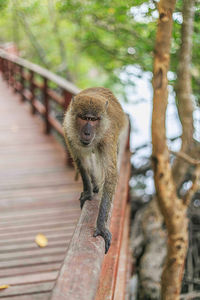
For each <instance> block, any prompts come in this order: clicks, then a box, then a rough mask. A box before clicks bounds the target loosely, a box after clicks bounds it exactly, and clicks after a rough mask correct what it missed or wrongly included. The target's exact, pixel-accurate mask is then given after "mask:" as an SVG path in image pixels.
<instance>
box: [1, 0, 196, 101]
mask: <svg viewBox="0 0 200 300" xmlns="http://www.w3.org/2000/svg"><path fill="white" fill-rule="evenodd" d="M50 5H51V6H52V7H53V14H54V16H53V17H52V15H51V14H50V11H49V6H50ZM181 9H182V1H180V0H179V1H177V5H176V11H175V13H174V30H173V40H172V49H171V54H172V58H171V71H173V72H174V73H175V74H176V70H177V61H178V55H179V54H178V53H179V52H178V51H179V47H180V42H181V41H180V27H181V22H182V16H181ZM0 12H1V19H0V42H1V43H5V42H9V41H14V42H15V43H17V44H18V47H19V49H20V51H21V55H22V56H23V57H25V58H27V59H28V60H31V61H34V62H36V63H38V64H41V65H44V66H46V67H48V68H49V69H51V70H52V71H53V72H56V73H58V74H60V75H61V76H64V77H67V78H68V79H70V80H72V81H74V83H75V84H77V85H78V86H79V87H81V88H85V87H87V86H94V85H104V86H106V87H110V88H111V89H114V90H117V92H118V93H119V92H123V91H124V85H127V81H126V82H124V81H123V80H121V79H120V77H119V74H120V73H121V72H122V71H123V72H126V73H127V75H128V78H129V81H130V83H131V84H132V85H133V84H134V82H133V80H132V79H131V74H130V73H129V68H128V66H130V65H137V66H139V67H140V68H141V70H144V71H151V72H152V65H153V64H152V60H153V50H154V40H155V30H156V19H157V7H156V2H155V1H152V0H137V1H130V0H128V1H126V2H124V1H122V0H113V1H111V0H109V1H105V0H102V1H98V0H82V1H81V0H44V1H39V0H20V1H19V0H12V1H9V0H0ZM199 14H200V4H199V3H198V2H197V3H196V14H195V30H194V36H193V41H194V43H193V65H192V74H193V89H194V92H195V96H196V100H197V101H199V73H200V66H199V61H200V52H199V44H200V34H199V28H200V26H199V22H200V18H199ZM55 27H56V30H55ZM60 40H61V41H62V43H63V48H64V49H63V50H64V52H65V57H62V55H61V51H60V47H61V45H60V43H61V42H60ZM64 60H65V62H64ZM175 78H176V76H174V79H175ZM171 83H172V84H174V81H171Z"/></svg>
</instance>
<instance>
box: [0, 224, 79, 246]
mask: <svg viewBox="0 0 200 300" xmlns="http://www.w3.org/2000/svg"><path fill="white" fill-rule="evenodd" d="M72 229H74V227H71V228H69V227H68V228H67V229H66V228H65V229H63V230H59V231H57V232H56V231H53V230H52V231H49V232H45V236H46V237H47V238H48V240H50V239H51V240H54V241H60V240H63V239H66V241H67V240H68V239H69V238H70V237H71V235H72ZM43 233H44V232H43ZM33 240H35V236H34V235H27V236H24V235H19V236H17V237H16V236H13V235H10V236H9V237H4V239H1V240H0V247H1V246H3V245H15V244H21V243H23V244H27V243H30V242H32V241H33Z"/></svg>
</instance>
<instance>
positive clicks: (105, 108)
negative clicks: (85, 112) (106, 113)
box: [105, 101, 108, 110]
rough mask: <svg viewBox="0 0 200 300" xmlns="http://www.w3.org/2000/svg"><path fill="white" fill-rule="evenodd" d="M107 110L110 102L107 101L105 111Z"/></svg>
mask: <svg viewBox="0 0 200 300" xmlns="http://www.w3.org/2000/svg"><path fill="white" fill-rule="evenodd" d="M107 108H108V101H106V104H105V110H107Z"/></svg>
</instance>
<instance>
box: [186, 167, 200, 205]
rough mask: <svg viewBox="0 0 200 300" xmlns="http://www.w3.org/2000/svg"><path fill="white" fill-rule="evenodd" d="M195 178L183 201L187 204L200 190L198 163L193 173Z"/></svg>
mask: <svg viewBox="0 0 200 300" xmlns="http://www.w3.org/2000/svg"><path fill="white" fill-rule="evenodd" d="M192 177H193V180H192V186H191V187H190V188H189V190H188V191H187V193H186V195H185V197H184V199H183V203H184V204H185V205H187V206H188V205H189V204H190V201H191V199H192V197H193V195H194V194H195V193H196V192H197V191H198V190H199V188H200V164H198V165H197V166H196V168H195V171H194V173H193V175H192Z"/></svg>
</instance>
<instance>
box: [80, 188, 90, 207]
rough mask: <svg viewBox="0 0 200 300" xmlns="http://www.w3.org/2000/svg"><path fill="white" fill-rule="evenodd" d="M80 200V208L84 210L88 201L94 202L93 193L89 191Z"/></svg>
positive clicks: (83, 193)
mask: <svg viewBox="0 0 200 300" xmlns="http://www.w3.org/2000/svg"><path fill="white" fill-rule="evenodd" d="M79 200H80V206H81V209H82V208H83V205H84V203H85V201H86V200H92V194H91V192H89V191H84V192H82V193H81V196H80V199H79Z"/></svg>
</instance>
